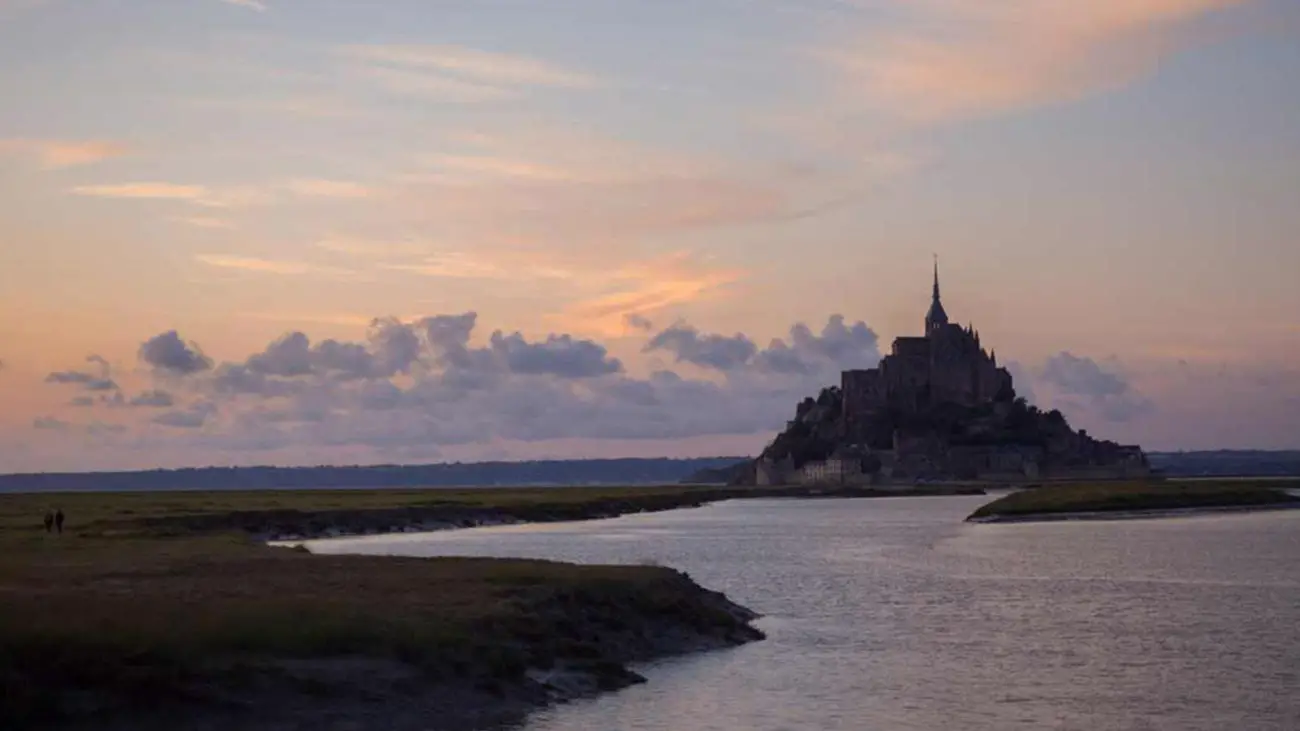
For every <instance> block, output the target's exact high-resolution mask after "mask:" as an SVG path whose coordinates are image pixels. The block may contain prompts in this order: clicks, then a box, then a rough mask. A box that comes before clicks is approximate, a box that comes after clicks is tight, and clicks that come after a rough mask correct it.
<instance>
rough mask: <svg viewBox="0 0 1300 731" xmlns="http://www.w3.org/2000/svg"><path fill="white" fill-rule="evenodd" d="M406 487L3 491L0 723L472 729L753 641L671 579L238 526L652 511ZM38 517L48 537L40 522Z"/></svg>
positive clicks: (733, 611) (560, 493) (649, 498)
mask: <svg viewBox="0 0 1300 731" xmlns="http://www.w3.org/2000/svg"><path fill="white" fill-rule="evenodd" d="M403 492H404V493H405V494H400V495H398V494H386V493H384V492H382V491H374V492H371V493H349V494H342V495H341V494H338V493H337V492H333V491H331V492H330V493H328V494H325V495H311V494H304V493H246V494H241V495H232V494H229V493H222V494H211V493H209V494H201V493H186V494H177V493H148V494H143V493H135V494H117V495H105V494H78V495H70V494H63V495H39V496H38V495H9V496H3V497H0V595H2V596H0V599H2V600H0V727H3V728H6V729H8V728H15V729H18V728H41V729H82V728H86V729H89V728H95V729H123V730H125V729H152V728H159V729H162V728H167V729H204V730H206V729H214V730H215V729H224V728H242V729H253V730H254V731H261V730H262V729H266V731H270V730H271V729H276V730H277V731H279V730H281V729H297V728H302V729H313V731H314V730H316V729H321V728H332V727H336V726H338V725H340V724H342V725H346V726H348V727H350V728H356V729H370V728H375V729H384V730H385V731H402V730H403V729H408V728H409V729H477V728H487V727H490V726H493V725H496V724H499V723H504V722H514V721H518V720H519V719H520V718H522V717H523V716H524V715H525V714H526V713H527V712H529V711H531V710H533V709H536V708H538V707H541V706H544V705H547V704H550V703H555V702H561V701H564V700H567V699H570V698H574V697H578V696H581V695H586V694H589V693H594V692H599V691H604V690H609V689H613V688H618V687H623V686H625V685H627V684H629V683H633V682H638V681H639V678H638V677H637V676H636V675H635V674H634V673H632V672H631V671H630V670H629V669H628V665H629V664H630V663H636V662H640V661H645V660H650V659H654V658H658V657H663V656H667V655H674V654H680V653H684V652H694V651H698V650H704V649H712V648H721V647H728V646H735V645H739V644H743V643H746V642H751V641H754V640H757V639H761V638H762V634H761V632H759V631H758V630H757V629H755V628H754V627H753V626H752V624H751V622H752V621H753V620H754V619H755V618H756V615H755V613H753V612H752V611H750V610H748V609H746V608H744V607H742V606H739V605H737V604H735V603H734V602H732V601H730V600H729V599H727V598H726V597H725V596H723V595H721V594H718V593H716V592H712V591H709V590H707V589H704V588H703V587H700V586H699V585H697V584H696V583H695V582H693V581H692V580H691V579H690V578H689V577H687V576H686V575H684V574H682V573H680V572H677V571H674V570H672V569H668V568H663V567H655V566H576V565H570V564H563V563H553V562H542V561H516V560H496V559H463V558H445V559H403V558H387V557H385V558H378V557H365V556H314V555H311V554H309V553H306V552H303V551H297V550H290V549H284V548H273V547H269V546H267V545H265V544H264V543H262V542H261V541H260V540H259V539H260V538H261V537H263V536H262V535H261V534H260V533H259V531H246V530H245V528H247V527H248V526H263V525H266V524H267V523H266V521H268V520H270V521H273V522H274V521H280V522H284V521H285V520H287V521H288V522H287V524H289V525H296V522H295V521H298V522H302V521H305V525H308V526H320V527H325V526H328V525H331V522H334V523H337V522H338V521H340V520H344V521H346V520H356V521H361V522H360V523H357V525H363V524H364V525H366V526H368V525H372V524H374V525H380V524H383V523H386V521H387V520H388V519H389V518H391V517H392V513H391V512H390V511H395V510H413V511H416V513H417V514H418V515H417V517H418V518H420V519H427V516H426V515H424V514H423V513H420V510H421V504H422V503H424V505H423V509H427V510H433V511H435V513H437V511H446V510H451V509H452V508H454V509H455V511H487V512H486V513H484V514H494V515H505V514H510V515H520V516H522V515H538V516H546V517H551V518H552V519H559V516H565V517H566V518H570V519H572V517H575V516H578V515H580V514H582V512H583V511H584V510H587V509H591V510H597V509H598V510H600V511H606V510H610V509H616V508H619V506H623V507H629V506H645V505H650V506H659V505H662V504H664V503H662V501H664V500H665V499H666V497H665V494H656V493H655V492H654V491H649V492H644V493H640V494H639V495H636V496H633V495H627V496H612V495H608V494H604V493H602V492H601V491H599V490H596V491H593V490H590V489H586V488H573V489H571V490H565V489H560V490H557V491H555V492H553V493H552V492H550V491H547V494H546V495H540V494H537V493H538V492H540V491H523V490H516V491H501V492H500V493H497V494H491V493H495V492H496V491H493V490H475V491H463V492H462V493H461V494H458V495H449V494H444V493H445V492H446V491H441V490H439V491H423V492H419V491H403ZM470 492H473V493H474V495H469V494H468V493H470ZM663 492H665V493H667V494H672V493H674V492H676V491H675V490H669V491H663ZM616 498H617V501H616V502H615V503H610V502H608V501H609V500H615V499H616ZM700 498H702V496H696V495H692V496H691V497H690V499H691V500H695V499H700ZM624 499H627V500H629V501H630V502H627V503H624V502H622V500H624ZM675 499H677V500H686V499H687V498H686V497H685V496H684V495H678V496H677V497H676V498H675ZM314 506H315V507H318V508H319V510H317V509H315V507H314ZM584 506H585V507H584ZM56 507H57V508H60V509H62V510H63V511H64V513H65V514H66V515H67V516H68V525H67V527H66V529H65V533H64V534H63V535H58V534H49V533H46V532H45V530H44V528H43V527H42V526H41V524H40V519H41V516H42V515H43V514H44V512H45V511H46V510H47V509H52V508H56ZM496 509H502V510H503V512H501V513H494V512H492V511H494V510H496ZM661 509H667V508H666V507H665V508H661ZM374 511H378V513H379V514H380V515H382V516H384V520H380V521H378V522H372V521H371V518H375V515H372V513H373V512H374ZM438 514H439V515H441V516H442V517H443V518H447V517H448V516H450V515H452V514H453V513H446V512H442V513H438ZM454 514H455V515H457V516H465V515H468V514H469V513H464V512H455V513H454ZM473 514H475V515H477V514H478V513H473ZM343 516H351V518H344V517H343ZM362 516H366V517H362ZM276 524H279V523H276ZM349 525H351V523H349Z"/></svg>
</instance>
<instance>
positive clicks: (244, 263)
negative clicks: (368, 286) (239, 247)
mask: <svg viewBox="0 0 1300 731" xmlns="http://www.w3.org/2000/svg"><path fill="white" fill-rule="evenodd" d="M194 258H195V260H197V261H199V262H200V263H203V264H206V265H208V266H211V267H217V268H219V269H239V270H242V271H247V272H257V273H259V274H286V275H302V274H326V275H335V276H348V275H351V274H352V272H351V271H349V270H347V269H342V268H339V267H326V266H319V265H316V264H310V263H308V262H301V261H282V260H274V259H260V258H257V257H247V256H227V255H223V254H198V255H196V256H195V257H194Z"/></svg>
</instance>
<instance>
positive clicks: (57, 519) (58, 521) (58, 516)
mask: <svg viewBox="0 0 1300 731" xmlns="http://www.w3.org/2000/svg"><path fill="white" fill-rule="evenodd" d="M54 527H55V528H58V529H59V535H63V510H62V509H60V510H58V511H56V512H55V513H54Z"/></svg>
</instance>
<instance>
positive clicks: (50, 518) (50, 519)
mask: <svg viewBox="0 0 1300 731" xmlns="http://www.w3.org/2000/svg"><path fill="white" fill-rule="evenodd" d="M52 530H54V513H51V512H50V511H48V510H46V511H45V532H46V533H49V532H51V531H52Z"/></svg>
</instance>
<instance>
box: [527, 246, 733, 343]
mask: <svg viewBox="0 0 1300 731" xmlns="http://www.w3.org/2000/svg"><path fill="white" fill-rule="evenodd" d="M744 275H745V272H744V271H742V270H739V269H718V268H713V267H710V266H708V265H706V264H703V263H701V262H699V261H698V260H696V259H694V258H693V257H692V256H691V255H690V254H688V253H684V252H678V253H675V254H672V255H669V256H667V257H664V258H660V259H652V260H648V261H644V262H638V263H634V264H629V265H626V266H623V267H620V268H618V269H616V270H614V271H613V272H610V273H609V274H608V275H607V282H608V284H606V285H605V286H604V287H603V289H604V291H603V292H601V293H599V294H596V295H594V296H592V297H588V298H586V299H583V300H580V301H578V302H575V303H574V304H572V305H571V306H569V307H568V308H566V309H565V310H564V312H562V313H561V314H559V315H555V316H552V317H551V318H550V319H552V320H553V321H555V322H556V324H557V325H558V326H560V327H562V328H564V329H566V330H571V331H573V332H577V333H584V334H595V335H602V336H620V335H624V334H626V333H627V329H628V324H627V322H628V316H629V315H639V316H643V317H644V316H647V315H652V314H654V313H655V312H659V311H661V310H664V309H665V308H668V307H672V306H674V305H682V304H687V303H690V302H698V301H701V300H704V299H708V298H711V297H716V296H718V295H719V294H720V293H721V292H722V289H723V288H724V287H725V286H726V285H729V284H732V283H734V282H736V281H738V280H740V279H741V278H742V277H743V276H744Z"/></svg>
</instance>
